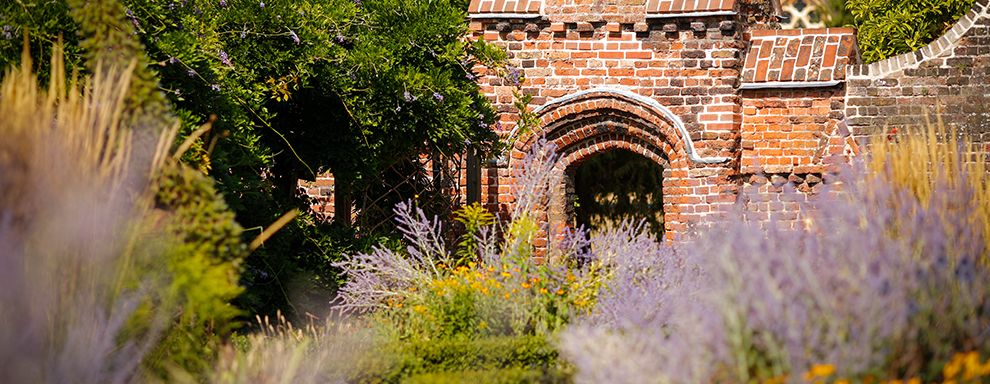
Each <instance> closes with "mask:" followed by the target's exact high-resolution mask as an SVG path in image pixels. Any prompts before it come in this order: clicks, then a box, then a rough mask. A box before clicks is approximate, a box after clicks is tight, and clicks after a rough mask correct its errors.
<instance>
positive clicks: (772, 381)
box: [763, 375, 787, 384]
mask: <svg viewBox="0 0 990 384" xmlns="http://www.w3.org/2000/svg"><path fill="white" fill-rule="evenodd" d="M786 382H787V375H783V376H777V377H771V378H769V379H767V380H764V381H763V384H784V383H786Z"/></svg>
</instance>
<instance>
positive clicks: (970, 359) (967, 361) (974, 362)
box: [963, 351, 982, 381]
mask: <svg viewBox="0 0 990 384" xmlns="http://www.w3.org/2000/svg"><path fill="white" fill-rule="evenodd" d="M963 365H964V366H965V367H966V369H965V370H964V371H963V380H966V381H970V380H973V379H975V378H977V377H979V376H980V371H981V369H980V368H982V367H981V366H980V354H979V353H977V352H975V351H974V352H970V353H967V354H966V355H965V356H963Z"/></svg>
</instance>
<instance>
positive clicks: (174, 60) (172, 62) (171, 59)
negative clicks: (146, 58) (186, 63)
mask: <svg viewBox="0 0 990 384" xmlns="http://www.w3.org/2000/svg"><path fill="white" fill-rule="evenodd" d="M178 61H179V59H177V58H175V56H169V57H168V63H169V64H175V63H176V62H178Z"/></svg>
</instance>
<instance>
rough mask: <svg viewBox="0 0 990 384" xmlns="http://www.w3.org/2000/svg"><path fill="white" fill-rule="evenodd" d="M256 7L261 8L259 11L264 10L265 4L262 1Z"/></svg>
mask: <svg viewBox="0 0 990 384" xmlns="http://www.w3.org/2000/svg"><path fill="white" fill-rule="evenodd" d="M258 6H259V7H261V9H265V2H264V1H262V2H260V3H258Z"/></svg>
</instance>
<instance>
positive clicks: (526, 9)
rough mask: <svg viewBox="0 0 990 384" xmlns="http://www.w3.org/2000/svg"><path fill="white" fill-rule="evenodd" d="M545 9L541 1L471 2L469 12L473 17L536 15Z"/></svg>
mask: <svg viewBox="0 0 990 384" xmlns="http://www.w3.org/2000/svg"><path fill="white" fill-rule="evenodd" d="M541 8H543V1H540V0H471V5H470V6H469V7H468V12H470V14H471V15H474V16H479V15H482V16H483V15H500V14H501V15H505V14H516V15H536V16H539V14H540V9H541Z"/></svg>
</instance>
